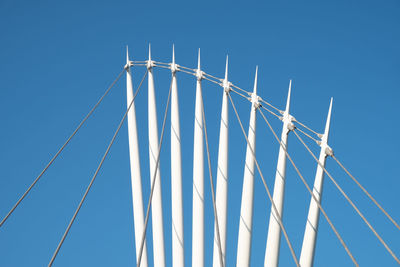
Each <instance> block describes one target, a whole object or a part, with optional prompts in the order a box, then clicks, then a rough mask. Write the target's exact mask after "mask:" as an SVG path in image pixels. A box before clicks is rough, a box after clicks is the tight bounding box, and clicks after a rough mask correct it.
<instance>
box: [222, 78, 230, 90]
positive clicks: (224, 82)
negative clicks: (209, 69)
mask: <svg viewBox="0 0 400 267" xmlns="http://www.w3.org/2000/svg"><path fill="white" fill-rule="evenodd" d="M231 85H232V83H230V82H229V81H227V80H223V81H222V84H221V86H222V87H223V88H224V91H225V93H229V92H230V91H231V90H232V88H231Z"/></svg>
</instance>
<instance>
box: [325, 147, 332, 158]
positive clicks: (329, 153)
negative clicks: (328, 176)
mask: <svg viewBox="0 0 400 267" xmlns="http://www.w3.org/2000/svg"><path fill="white" fill-rule="evenodd" d="M325 154H326V155H327V156H330V157H332V156H333V150H332V148H331V147H330V146H328V145H326V147H325Z"/></svg>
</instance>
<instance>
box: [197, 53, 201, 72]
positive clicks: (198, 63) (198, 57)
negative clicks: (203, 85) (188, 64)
mask: <svg viewBox="0 0 400 267" xmlns="http://www.w3.org/2000/svg"><path fill="white" fill-rule="evenodd" d="M197 69H198V70H199V69H200V48H199V53H198V56H197Z"/></svg>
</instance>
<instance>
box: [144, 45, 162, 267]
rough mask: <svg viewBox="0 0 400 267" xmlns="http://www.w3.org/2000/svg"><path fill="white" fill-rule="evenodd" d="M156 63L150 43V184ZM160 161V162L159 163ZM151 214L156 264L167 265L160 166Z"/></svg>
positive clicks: (154, 140)
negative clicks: (152, 57)
mask: <svg viewBox="0 0 400 267" xmlns="http://www.w3.org/2000/svg"><path fill="white" fill-rule="evenodd" d="M153 66H154V63H153V61H152V60H151V51H150V45H149V60H148V61H147V69H148V120H149V121H148V123H149V157H150V160H149V161H150V184H151V183H152V182H153V181H151V180H152V179H153V176H154V172H155V170H156V166H157V165H156V163H157V155H158V149H159V147H158V126H157V108H156V99H155V93H154V78H153ZM159 164H160V163H159V162H158V165H159ZM151 215H152V218H153V219H152V222H153V253H154V266H156V267H164V266H165V251H164V229H163V211H162V196H161V177H160V166H158V168H157V172H156V178H155V185H154V195H153V200H152V205H151Z"/></svg>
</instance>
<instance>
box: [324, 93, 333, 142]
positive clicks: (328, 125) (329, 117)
mask: <svg viewBox="0 0 400 267" xmlns="http://www.w3.org/2000/svg"><path fill="white" fill-rule="evenodd" d="M332 104H333V97H331V103H330V104H329V111H328V116H327V118H326V124H325V131H324V137H325V138H326V140H325V141H326V142H328V136H329V128H330V125H331V113H332Z"/></svg>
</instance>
